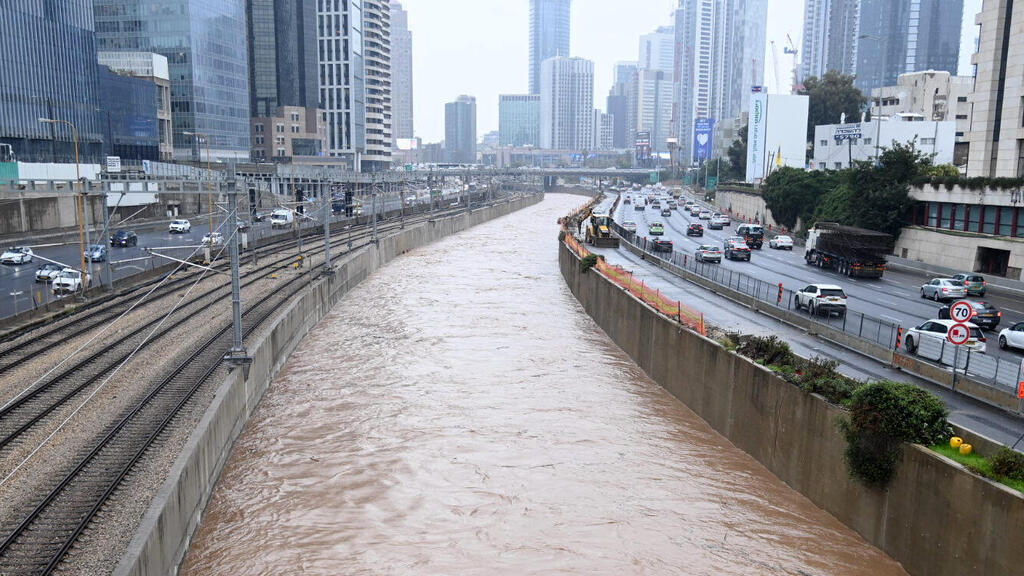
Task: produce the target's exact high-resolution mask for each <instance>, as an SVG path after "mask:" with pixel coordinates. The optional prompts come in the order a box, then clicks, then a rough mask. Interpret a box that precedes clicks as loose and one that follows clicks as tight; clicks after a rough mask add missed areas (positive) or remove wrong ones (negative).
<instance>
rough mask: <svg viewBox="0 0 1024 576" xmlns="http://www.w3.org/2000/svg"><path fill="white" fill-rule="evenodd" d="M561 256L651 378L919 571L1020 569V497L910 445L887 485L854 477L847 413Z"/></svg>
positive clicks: (566, 273) (590, 306)
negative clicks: (844, 423) (844, 422)
mask: <svg viewBox="0 0 1024 576" xmlns="http://www.w3.org/2000/svg"><path fill="white" fill-rule="evenodd" d="M559 266H560V268H561V271H562V276H563V277H564V278H565V281H566V283H567V284H568V286H569V289H570V290H571V291H572V293H573V294H574V295H575V296H576V299H577V300H578V301H579V302H580V304H582V305H583V308H584V309H585V310H586V311H587V313H588V314H590V316H591V317H592V318H593V319H594V320H595V321H596V322H597V324H598V325H599V326H600V327H601V328H602V329H603V330H604V331H605V333H607V334H608V336H609V337H611V339H612V340H614V341H615V342H616V343H617V344H618V345H619V347H621V348H622V349H623V350H624V351H625V352H626V353H627V354H629V356H630V357H631V358H632V359H633V360H634V361H635V362H636V363H637V364H638V365H639V366H640V367H641V368H642V369H643V370H644V372H646V373H647V374H648V375H649V376H650V377H651V378H652V379H654V380H655V381H656V382H658V383H659V384H660V385H661V386H663V387H664V388H665V389H666V390H668V391H669V392H670V393H672V394H673V395H674V396H675V397H676V398H678V399H679V400H680V401H682V402H683V403H684V404H686V405H687V406H688V407H690V408H691V409H692V410H693V411H694V412H696V413H697V414H698V415H699V416H700V417H701V418H703V419H704V420H706V421H707V422H708V423H709V424H710V425H711V426H712V427H713V428H714V429H715V430H717V431H718V432H719V433H720V434H722V435H723V436H725V437H726V438H728V439H729V440H730V441H731V442H733V444H735V445H736V446H737V447H739V448H740V449H741V450H743V451H745V452H747V453H748V454H750V455H751V456H753V457H754V458H755V459H757V461H758V462H760V463H761V464H763V465H764V466H765V467H766V468H768V470H770V471H771V472H772V473H773V474H775V475H776V476H778V477H779V478H780V479H781V480H783V481H784V482H786V483H787V484H788V485H790V486H791V487H793V488H794V489H795V490H797V491H799V492H800V493H802V494H803V495H805V496H806V497H807V498H809V499H810V500H811V501H812V502H814V503H815V504H816V505H817V506H819V507H821V508H822V509H824V510H825V511H827V512H829V513H830V514H832V515H833V516H835V517H836V518H837V519H839V520H840V521H841V522H843V523H844V524H846V525H847V526H849V527H850V528H852V529H854V530H856V531H857V532H858V533H859V534H861V535H862V536H863V537H864V539H865V540H867V541H868V542H870V543H871V544H873V545H875V546H877V547H878V548H880V549H881V550H883V551H884V552H886V553H887V554H889V555H890V556H892V557H893V558H894V559H896V560H897V561H899V562H900V563H902V564H903V566H904V568H906V569H907V571H908V572H910V573H911V574H914V575H921V576H924V575H927V576H961V575H963V574H986V575H999V574H1019V573H1020V567H1021V566H1024V546H1020V544H1019V535H1020V534H1022V533H1024V532H1022V530H1024V498H1022V497H1021V495H1020V494H1019V493H1018V492H1016V491H1014V490H1011V489H1009V488H1007V487H1005V486H1002V485H1000V484H996V483H994V482H991V481H989V480H986V479H984V478H981V477H980V476H976V475H974V474H972V473H970V472H968V471H967V470H966V469H964V468H963V467H961V466H960V465H958V464H956V463H955V462H953V461H951V460H948V459H946V458H944V457H942V456H939V455H937V454H935V453H933V452H931V451H929V450H927V449H926V448H924V447H921V446H916V445H910V446H907V447H906V450H905V451H904V456H903V459H902V462H901V463H900V465H899V470H898V472H897V474H896V477H895V478H894V479H893V481H892V483H891V484H890V485H889V487H888V488H887V489H885V490H879V489H873V488H868V487H866V486H864V485H863V484H861V483H859V482H857V481H855V480H853V479H852V478H851V477H850V476H849V473H848V471H847V470H848V469H847V466H846V463H845V461H844V459H843V451H844V450H845V447H846V441H845V439H844V438H843V435H842V433H841V432H840V430H839V428H838V424H837V423H838V421H839V420H840V419H841V418H843V417H844V412H843V411H842V410H841V409H839V408H837V407H835V406H832V405H830V404H828V403H827V402H825V401H824V399H822V398H821V397H819V396H817V395H813V394H806V393H804V392H803V391H801V390H800V389H799V388H797V387H796V386H794V385H792V384H790V383H788V382H786V381H785V380H783V379H781V378H779V377H778V376H776V375H775V374H774V373H773V372H771V371H770V370H768V369H766V368H764V367H762V366H759V365H757V364H755V363H754V362H752V361H750V360H748V359H746V358H744V357H742V356H739V355H738V354H736V353H734V352H730V351H728V350H726V349H725V348H724V347H722V346H721V345H719V344H718V343H717V342H715V341H713V340H710V339H708V338H705V337H703V336H700V335H699V334H696V333H694V332H691V331H689V330H686V329H684V328H682V327H680V326H679V325H678V324H677V323H675V322H672V321H669V320H668V319H666V318H665V317H663V316H661V315H660V314H658V313H657V312H656V311H655V310H654V309H652V308H650V307H648V306H647V305H645V304H643V303H642V302H640V301H638V300H637V299H635V298H633V297H632V296H631V295H630V294H629V293H628V292H626V291H624V290H622V289H621V288H619V287H618V286H617V285H615V284H613V283H612V282H610V281H609V280H607V279H606V278H604V277H603V276H601V275H600V274H598V273H597V272H596V271H593V270H592V271H590V272H587V273H585V274H584V273H581V272H580V267H579V258H578V257H577V256H576V255H575V254H573V253H572V252H571V251H570V250H569V249H568V248H567V247H566V246H564V245H563V246H562V248H561V250H560V252H559Z"/></svg>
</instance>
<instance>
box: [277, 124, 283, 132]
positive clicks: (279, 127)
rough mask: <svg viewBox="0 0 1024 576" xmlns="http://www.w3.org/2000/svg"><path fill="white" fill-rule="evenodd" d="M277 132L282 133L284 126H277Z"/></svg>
mask: <svg viewBox="0 0 1024 576" xmlns="http://www.w3.org/2000/svg"><path fill="white" fill-rule="evenodd" d="M277 131H278V132H284V124H278V125H277Z"/></svg>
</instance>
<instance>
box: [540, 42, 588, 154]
mask: <svg viewBox="0 0 1024 576" xmlns="http://www.w3.org/2000/svg"><path fill="white" fill-rule="evenodd" d="M593 134H594V63H593V62H591V61H590V60H586V59H583V58H564V57H561V56H556V57H554V58H548V59H547V60H545V61H544V62H542V63H541V76H540V146H541V148H545V149H561V150H583V149H587V148H589V146H590V145H591V143H592V141H593V137H594V135H593Z"/></svg>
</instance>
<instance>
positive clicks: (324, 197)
mask: <svg viewBox="0 0 1024 576" xmlns="http://www.w3.org/2000/svg"><path fill="white" fill-rule="evenodd" d="M326 190H329V188H328V187H325V186H324V184H323V179H322V178H321V184H320V193H319V195H320V201H321V202H323V205H324V271H323V273H324V275H326V276H333V275H334V268H333V267H332V266H331V204H332V203H333V194H329V193H327V192H326Z"/></svg>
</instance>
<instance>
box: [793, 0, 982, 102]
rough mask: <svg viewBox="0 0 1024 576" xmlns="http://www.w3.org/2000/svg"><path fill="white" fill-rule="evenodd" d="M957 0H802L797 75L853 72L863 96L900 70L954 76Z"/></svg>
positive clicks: (888, 81) (959, 11) (959, 16)
mask: <svg viewBox="0 0 1024 576" xmlns="http://www.w3.org/2000/svg"><path fill="white" fill-rule="evenodd" d="M962 17H963V0H807V6H806V9H805V11H804V41H803V64H802V68H801V71H802V74H803V76H804V77H807V76H821V75H822V74H824V73H825V72H826V71H828V70H836V71H838V72H841V73H843V74H853V75H856V77H857V78H856V80H855V84H856V85H857V87H858V88H860V89H861V91H862V92H864V93H865V94H870V93H871V90H872V89H874V88H880V87H883V86H891V85H893V84H895V83H896V80H897V78H898V77H899V75H900V74H905V73H910V72H920V71H924V70H940V71H946V72H950V73H952V74H956V71H957V61H958V59H959V54H960V27H961V21H962Z"/></svg>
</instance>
